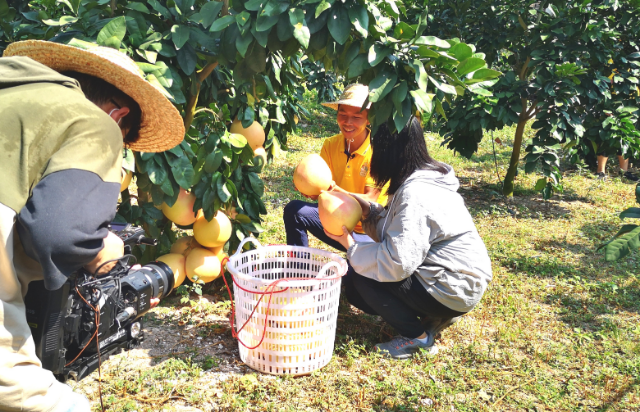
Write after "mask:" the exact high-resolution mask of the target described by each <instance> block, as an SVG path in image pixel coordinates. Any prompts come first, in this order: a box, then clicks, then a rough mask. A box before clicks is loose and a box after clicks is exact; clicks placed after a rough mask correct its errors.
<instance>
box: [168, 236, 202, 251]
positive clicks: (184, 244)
mask: <svg viewBox="0 0 640 412" xmlns="http://www.w3.org/2000/svg"><path fill="white" fill-rule="evenodd" d="M197 247H200V245H199V244H198V242H196V240H195V239H194V238H193V236H185V237H181V238H180V239H178V240H176V241H175V243H174V244H173V245H171V250H170V251H169V252H170V253H179V254H181V255H182V256H187V255H188V254H189V252H191V250H192V249H195V248H197Z"/></svg>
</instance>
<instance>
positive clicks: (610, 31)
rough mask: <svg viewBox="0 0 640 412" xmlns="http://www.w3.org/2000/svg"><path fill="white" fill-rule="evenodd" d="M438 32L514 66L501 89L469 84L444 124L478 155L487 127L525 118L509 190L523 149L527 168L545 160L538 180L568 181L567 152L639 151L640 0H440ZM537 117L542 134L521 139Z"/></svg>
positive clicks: (434, 29) (546, 188) (448, 137)
mask: <svg viewBox="0 0 640 412" xmlns="http://www.w3.org/2000/svg"><path fill="white" fill-rule="evenodd" d="M429 23H430V24H429V28H428V30H429V32H430V33H431V34H434V35H439V36H445V37H458V38H460V39H461V40H462V41H465V42H469V43H474V44H476V46H477V47H478V50H479V51H481V52H483V53H485V54H486V57H487V62H488V64H489V65H490V66H491V67H493V68H495V69H497V70H500V71H502V72H504V73H505V75H504V76H503V77H501V78H500V81H499V82H498V83H497V84H495V85H494V86H493V88H492V91H493V96H484V95H478V94H468V95H466V96H465V97H464V98H463V99H461V100H458V101H456V103H455V105H451V106H449V107H447V108H446V111H447V113H448V117H449V121H448V122H447V123H445V124H444V127H443V129H442V131H441V133H442V134H443V135H444V136H445V141H446V142H447V144H448V146H449V147H450V148H453V149H455V150H457V151H458V152H460V153H461V154H463V155H465V156H471V154H473V153H474V152H475V151H476V150H477V147H478V142H479V141H480V139H482V137H483V133H484V131H485V130H494V129H500V128H502V127H504V126H506V125H513V124H515V125H517V128H516V132H515V136H514V147H513V153H512V157H511V161H510V164H509V169H508V171H507V175H506V177H505V183H504V188H503V189H504V190H503V191H504V194H505V195H508V196H509V195H512V194H513V178H514V176H515V174H516V168H517V166H518V160H519V157H520V149H521V146H522V145H523V144H525V145H526V151H527V155H526V157H525V161H526V164H525V167H524V169H525V171H526V172H532V171H534V170H535V169H536V167H540V168H541V170H542V172H543V174H544V176H545V177H544V178H543V179H541V180H539V181H538V185H537V188H538V189H542V190H543V194H544V195H545V197H547V198H548V197H549V196H550V195H551V193H552V190H553V189H561V187H560V186H559V178H560V173H559V157H560V156H562V155H566V156H567V159H568V160H570V161H571V162H578V161H579V160H580V159H584V158H588V157H590V158H594V157H595V154H596V153H604V154H606V155H609V156H611V155H615V154H616V152H617V151H618V150H620V151H621V152H622V154H623V155H624V156H625V157H637V156H638V154H639V151H640V139H639V137H640V135H639V134H638V132H637V130H636V123H637V119H638V116H637V109H638V106H639V104H640V91H639V90H638V83H639V78H640V44H638V39H639V38H640V37H639V35H640V2H639V1H638V0H626V1H618V0H597V1H590V0H586V1H570V2H565V1H555V0H553V1H542V2H541V1H534V0H527V1H520V0H518V1H512V0H508V1H502V2H489V1H485V0H453V1H449V0H447V1H434V2H431V10H430V16H429ZM531 120H533V123H532V125H531V126H532V127H533V128H534V129H536V136H535V138H534V139H533V140H531V141H529V142H523V141H522V132H523V130H524V127H525V125H526V124H527V123H528V122H529V121H531Z"/></svg>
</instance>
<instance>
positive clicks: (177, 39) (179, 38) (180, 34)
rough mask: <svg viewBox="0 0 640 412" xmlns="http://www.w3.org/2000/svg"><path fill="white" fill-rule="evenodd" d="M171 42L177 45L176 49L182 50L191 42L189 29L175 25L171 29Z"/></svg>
mask: <svg viewBox="0 0 640 412" xmlns="http://www.w3.org/2000/svg"><path fill="white" fill-rule="evenodd" d="M171 40H173V44H175V45H176V49H178V50H180V49H181V48H182V46H184V44H185V43H186V42H187V40H189V27H188V26H179V25H177V24H174V25H173V27H171Z"/></svg>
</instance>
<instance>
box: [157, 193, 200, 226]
mask: <svg viewBox="0 0 640 412" xmlns="http://www.w3.org/2000/svg"><path fill="white" fill-rule="evenodd" d="M195 202H196V197H195V196H194V195H193V194H191V193H189V192H187V191H186V190H184V189H182V188H181V189H180V193H179V194H178V199H176V202H175V203H174V204H173V206H171V207H169V205H167V204H166V203H164V202H163V203H162V213H164V215H165V216H166V217H167V219H169V220H170V221H172V222H173V223H175V224H176V225H180V226H188V225H190V224H192V223H193V222H195V221H196V214H195V213H194V212H193V204H194V203H195Z"/></svg>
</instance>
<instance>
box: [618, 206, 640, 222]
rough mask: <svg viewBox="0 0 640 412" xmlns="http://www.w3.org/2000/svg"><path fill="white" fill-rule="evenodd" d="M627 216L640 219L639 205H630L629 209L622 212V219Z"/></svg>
mask: <svg viewBox="0 0 640 412" xmlns="http://www.w3.org/2000/svg"><path fill="white" fill-rule="evenodd" d="M625 218H636V219H640V208H639V207H630V208H629V209H627V210H625V211H623V212H621V213H620V219H625Z"/></svg>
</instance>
